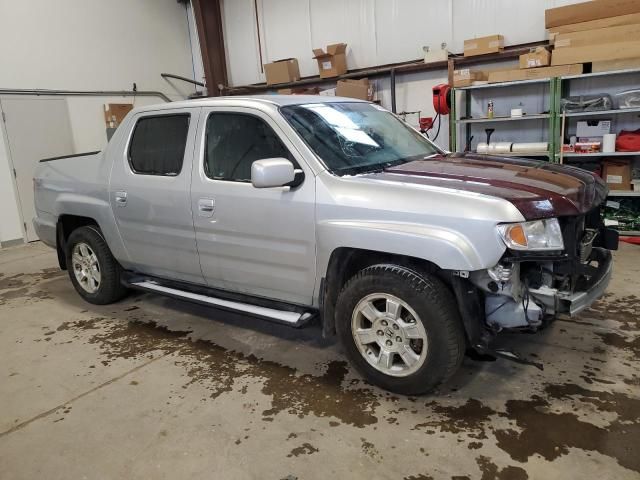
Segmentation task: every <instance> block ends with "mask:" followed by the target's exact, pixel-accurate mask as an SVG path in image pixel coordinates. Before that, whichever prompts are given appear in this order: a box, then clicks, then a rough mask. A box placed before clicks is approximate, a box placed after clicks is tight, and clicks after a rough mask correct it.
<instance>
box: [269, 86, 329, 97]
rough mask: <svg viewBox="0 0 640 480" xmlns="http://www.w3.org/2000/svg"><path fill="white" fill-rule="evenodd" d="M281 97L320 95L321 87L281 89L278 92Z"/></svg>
mask: <svg viewBox="0 0 640 480" xmlns="http://www.w3.org/2000/svg"><path fill="white" fill-rule="evenodd" d="M278 93H279V94H280V95H318V93H320V88H319V87H295V88H280V89H279V90H278Z"/></svg>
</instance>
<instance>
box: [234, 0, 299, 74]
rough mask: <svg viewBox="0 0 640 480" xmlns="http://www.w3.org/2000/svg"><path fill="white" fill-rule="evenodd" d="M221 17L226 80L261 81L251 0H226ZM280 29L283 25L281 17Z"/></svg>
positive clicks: (284, 25) (254, 18) (284, 23)
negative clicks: (225, 56) (225, 59)
mask: <svg viewBox="0 0 640 480" xmlns="http://www.w3.org/2000/svg"><path fill="white" fill-rule="evenodd" d="M222 18H223V22H224V24H223V27H224V38H225V46H226V55H227V74H228V77H229V83H230V84H231V85H246V84H250V83H256V82H259V81H261V75H260V58H259V56H258V37H257V34H256V16H255V12H254V5H253V0H231V1H229V0H227V1H225V2H224V3H223V8H222ZM296 20H298V19H296ZM300 20H302V19H300ZM280 28H286V22H285V21H284V20H283V22H282V24H281V25H280ZM287 56H289V57H291V56H292V55H287Z"/></svg>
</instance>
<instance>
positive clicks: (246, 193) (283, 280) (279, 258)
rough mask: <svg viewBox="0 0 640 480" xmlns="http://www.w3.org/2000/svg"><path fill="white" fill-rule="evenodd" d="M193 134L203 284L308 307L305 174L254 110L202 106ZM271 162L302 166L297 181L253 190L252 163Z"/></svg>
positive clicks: (310, 191) (310, 228)
mask: <svg viewBox="0 0 640 480" xmlns="http://www.w3.org/2000/svg"><path fill="white" fill-rule="evenodd" d="M199 130H200V134H199V135H198V138H199V139H200V140H199V142H198V147H197V149H196V157H195V158H196V162H197V163H196V164H195V165H194V170H193V182H192V186H191V189H192V190H191V194H192V208H193V211H194V225H195V230H196V238H197V244H198V250H199V252H200V263H201V266H202V271H203V274H204V277H205V279H206V281H207V283H208V284H209V285H210V286H212V287H217V288H224V289H227V290H231V291H234V292H239V293H246V294H250V295H258V296H263V297H268V298H272V299H278V300H282V301H286V302H292V303H299V304H306V305H308V304H310V302H311V299H312V296H313V288H314V285H315V265H316V263H315V216H314V211H315V209H314V202H315V178H314V175H313V172H312V171H311V169H310V168H309V167H308V166H307V165H306V164H305V163H304V160H303V159H302V157H301V156H300V154H299V153H298V152H297V151H296V150H295V148H294V146H293V145H292V143H291V142H290V140H289V139H288V138H287V137H286V135H284V133H283V132H282V130H281V129H280V128H279V126H278V125H277V124H276V122H274V121H273V119H271V118H270V117H269V116H268V115H267V114H266V113H263V112H261V111H258V110H254V109H250V108H240V107H237V108H224V107H214V108H203V109H202V115H201V120H200V125H199ZM274 157H286V158H288V159H290V160H291V161H292V162H294V165H295V166H296V168H300V169H302V170H303V171H304V173H305V180H304V181H303V183H302V184H301V185H299V186H298V187H296V188H291V187H279V188H264V189H258V188H255V187H254V186H253V185H252V184H251V165H252V163H253V162H254V161H255V160H260V159H264V158H274Z"/></svg>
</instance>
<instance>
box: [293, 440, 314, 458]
mask: <svg viewBox="0 0 640 480" xmlns="http://www.w3.org/2000/svg"><path fill="white" fill-rule="evenodd" d="M319 451H320V450H318V449H317V448H316V447H314V446H313V445H311V444H310V443H307V442H305V443H303V444H302V445H300V446H299V447H296V448H294V449H293V450H291V452H290V453H289V455H287V457H299V456H300V455H311V454H312V453H316V452H319Z"/></svg>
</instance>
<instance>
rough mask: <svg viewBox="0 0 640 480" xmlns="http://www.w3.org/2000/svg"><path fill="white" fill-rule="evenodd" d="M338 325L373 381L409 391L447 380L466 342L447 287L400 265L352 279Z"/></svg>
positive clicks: (340, 300)
mask: <svg viewBox="0 0 640 480" xmlns="http://www.w3.org/2000/svg"><path fill="white" fill-rule="evenodd" d="M383 302H384V303H383ZM395 305H400V308H399V309H397V310H396V307H395ZM370 306H372V307H374V309H373V310H371V309H369V307H370ZM398 312H400V313H399V315H397V316H395V315H396V314H397V313H398ZM370 317H371V318H370ZM372 319H373V320H372ZM385 322H386V323H385ZM391 327H393V328H391ZM336 330H337V333H338V337H339V340H340V342H341V344H342V346H343V348H344V349H345V351H346V354H347V356H348V358H349V360H350V361H351V363H352V364H353V365H354V366H355V367H356V369H357V370H358V371H359V372H360V373H361V374H362V375H363V376H364V377H365V378H366V379H367V380H368V381H369V382H371V383H373V384H375V385H378V386H380V387H382V388H384V389H386V390H389V391H392V392H396V393H401V394H404V395H418V394H423V393H427V392H429V391H431V390H433V389H434V388H436V387H437V386H438V385H440V384H442V383H444V382H446V381H447V380H448V379H449V378H451V376H452V375H453V374H454V373H455V372H456V371H457V369H458V367H459V366H460V364H461V363H462V359H463V357H464V352H465V347H466V342H465V337H464V331H463V327H462V321H461V318H460V313H459V311H458V308H457V305H456V302H455V299H454V296H453V294H452V293H451V291H450V290H449V289H448V288H447V286H446V285H445V284H444V283H443V282H442V281H441V280H440V279H438V278H437V277H435V276H433V275H430V274H418V273H416V272H414V271H412V270H409V269H407V268H405V267H401V266H398V265H390V264H382V265H373V266H370V267H367V268H365V269H363V270H361V271H360V272H358V273H357V274H356V275H355V276H354V277H353V278H351V279H350V280H348V281H347V283H346V284H345V285H344V287H343V289H342V291H341V292H340V294H339V296H338V300H337V307H336ZM354 332H357V333H354ZM374 334H375V336H374ZM356 336H357V337H358V338H359V339H361V340H360V341H357V340H356V338H355V337H356ZM383 352H385V353H383ZM389 358H391V360H389ZM374 365H375V366H374Z"/></svg>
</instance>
